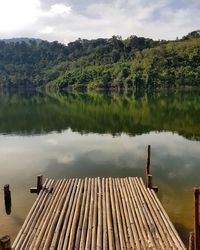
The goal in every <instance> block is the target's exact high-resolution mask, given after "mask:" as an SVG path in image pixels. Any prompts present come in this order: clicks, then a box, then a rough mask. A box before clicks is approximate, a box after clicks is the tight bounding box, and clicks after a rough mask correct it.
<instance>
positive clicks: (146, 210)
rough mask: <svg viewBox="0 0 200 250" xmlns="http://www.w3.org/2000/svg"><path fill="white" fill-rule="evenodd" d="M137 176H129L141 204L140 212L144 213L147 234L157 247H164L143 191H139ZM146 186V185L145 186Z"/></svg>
mask: <svg viewBox="0 0 200 250" xmlns="http://www.w3.org/2000/svg"><path fill="white" fill-rule="evenodd" d="M137 180H138V178H131V181H132V184H133V186H134V189H135V191H136V194H137V196H138V199H139V200H140V202H141V205H142V207H141V208H142V213H143V214H144V217H145V218H146V222H147V225H148V228H149V234H151V235H152V237H153V239H154V242H155V244H156V245H157V248H161V249H164V248H165V246H164V244H163V239H162V237H161V235H160V233H159V231H158V228H157V227H156V226H155V222H154V220H153V217H152V216H151V214H150V213H149V207H148V204H147V202H146V200H145V197H144V195H143V192H142V191H141V189H140V187H139V185H138V181H137ZM145 188H146V187H145Z"/></svg>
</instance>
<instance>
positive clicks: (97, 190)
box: [12, 177, 186, 250]
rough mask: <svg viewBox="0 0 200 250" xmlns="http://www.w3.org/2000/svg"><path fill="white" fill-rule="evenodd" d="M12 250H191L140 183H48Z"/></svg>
mask: <svg viewBox="0 0 200 250" xmlns="http://www.w3.org/2000/svg"><path fill="white" fill-rule="evenodd" d="M12 248H13V249H15V250H18V249H22V250H24V249H31V250H36V249H71V250H72V249H98V250H100V249H117V250H121V249H138V250H139V249H141V250H143V249H144V250H145V249H158V250H162V249H165V250H168V249H186V248H185V246H184V244H183V243H182V241H181V239H180V238H179V236H178V233H177V232H176V230H175V228H174V226H173V225H172V223H171V221H170V219H169V217H168V215H167V214H166V212H165V210H164V208H163V207H162V205H161V203H160V202H159V200H158V198H157V196H156V194H155V192H154V191H153V190H152V189H149V188H146V187H145V185H144V183H143V181H142V179H141V178H137V177H135V178H103V179H100V178H85V179H68V180H66V179H63V180H58V181H55V180H52V179H47V180H46V181H45V183H44V185H43V188H42V190H41V191H40V193H39V195H38V197H37V199H36V201H35V203H34V205H33V207H32V208H31V210H30V212H29V214H28V216H27V218H26V220H25V222H24V224H23V226H22V228H21V230H20V232H19V234H18V236H17V237H16V239H15V241H14V243H13V246H12Z"/></svg>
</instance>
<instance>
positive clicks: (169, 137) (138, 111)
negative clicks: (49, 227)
mask: <svg viewBox="0 0 200 250" xmlns="http://www.w3.org/2000/svg"><path fill="white" fill-rule="evenodd" d="M199 94H200V92H199V91H190V92H184V91H183V92H181V91H163V92H154V93H126V94H125V93H124V94H123V93H122V94H118V93H107V94H105V93H94V92H89V93H62V94H61V93H60V94H59V93H58V94H44V93H24V94H21V93H18V94H17V93H1V94H0V170H1V172H0V173H1V174H0V188H1V190H2V188H3V186H4V185H5V184H7V183H9V184H10V188H11V191H12V208H11V213H10V214H9V215H8V214H6V212H5V208H4V200H3V191H1V192H0V223H1V224H0V235H4V234H9V235H11V237H12V239H14V237H15V236H16V234H17V232H18V230H19V229H20V227H21V225H22V223H23V221H24V219H25V217H26V215H27V213H28V211H29V209H30V208H31V206H32V204H33V202H34V200H35V199H36V195H34V194H30V192H29V189H30V187H31V186H35V184H36V176H37V175H38V174H43V175H44V176H45V177H53V178H68V177H85V176H88V177H93V176H101V177H102V176H105V177H108V176H113V177H114V176H118V177H123V176H142V177H144V176H145V165H146V149H147V145H148V144H150V145H151V147H152V154H151V156H152V157H151V166H152V175H153V183H154V184H155V185H158V187H159V192H158V196H159V198H160V200H161V202H162V204H163V206H164V207H165V209H166V211H167V213H168V215H169V216H170V218H171V220H172V221H173V223H174V225H175V226H176V228H177V230H178V231H179V233H180V235H181V237H182V239H183V240H184V242H185V243H187V241H188V234H189V231H190V230H191V229H192V214H193V211H192V206H193V204H192V199H193V196H192V195H193V193H192V187H193V186H195V185H200V174H199V169H200V95H199Z"/></svg>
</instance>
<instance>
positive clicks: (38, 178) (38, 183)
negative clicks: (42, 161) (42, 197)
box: [37, 175, 43, 194]
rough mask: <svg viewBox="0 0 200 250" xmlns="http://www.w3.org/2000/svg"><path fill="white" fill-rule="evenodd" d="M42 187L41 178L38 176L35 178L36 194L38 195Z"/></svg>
mask: <svg viewBox="0 0 200 250" xmlns="http://www.w3.org/2000/svg"><path fill="white" fill-rule="evenodd" d="M42 186H43V176H42V175H38V176H37V192H38V194H39V192H40V190H41V189H42Z"/></svg>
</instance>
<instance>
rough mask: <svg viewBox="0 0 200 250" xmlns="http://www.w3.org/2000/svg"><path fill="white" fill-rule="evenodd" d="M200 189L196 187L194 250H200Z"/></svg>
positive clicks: (194, 189)
mask: <svg viewBox="0 0 200 250" xmlns="http://www.w3.org/2000/svg"><path fill="white" fill-rule="evenodd" d="M199 189H200V188H199V187H194V188H193V191H194V250H199V249H200V242H199V238H200V235H199V233H200V231H199Z"/></svg>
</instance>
